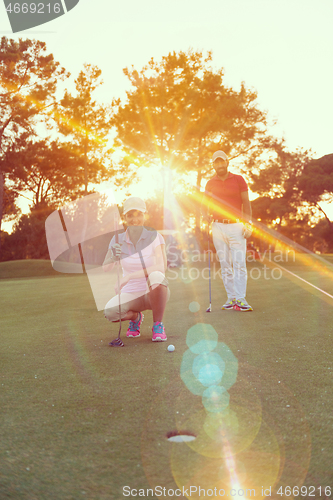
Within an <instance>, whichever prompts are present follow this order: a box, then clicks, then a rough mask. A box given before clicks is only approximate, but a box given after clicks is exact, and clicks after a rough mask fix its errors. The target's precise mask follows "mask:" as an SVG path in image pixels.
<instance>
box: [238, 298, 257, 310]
mask: <svg viewBox="0 0 333 500" xmlns="http://www.w3.org/2000/svg"><path fill="white" fill-rule="evenodd" d="M234 309H235V311H241V312H245V311H253V309H252V307H251V306H250V304H248V303H247V302H246V300H245V299H238V300H236V301H235V305H234Z"/></svg>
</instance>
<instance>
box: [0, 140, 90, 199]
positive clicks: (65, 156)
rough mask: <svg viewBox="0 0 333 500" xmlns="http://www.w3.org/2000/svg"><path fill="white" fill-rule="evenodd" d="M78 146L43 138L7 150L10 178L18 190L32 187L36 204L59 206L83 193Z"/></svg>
mask: <svg viewBox="0 0 333 500" xmlns="http://www.w3.org/2000/svg"><path fill="white" fill-rule="evenodd" d="M79 161H80V160H79V155H78V152H77V147H76V146H73V145H72V144H71V143H66V144H64V143H60V142H59V141H52V142H49V141H48V140H42V141H37V142H31V141H30V142H27V143H26V144H25V145H24V147H22V148H20V149H19V150H18V151H17V150H16V149H14V150H11V149H10V150H9V151H7V153H6V155H5V162H6V165H7V167H8V168H9V171H10V173H9V174H8V179H9V180H10V181H11V183H12V186H13V188H14V189H16V191H18V192H19V191H29V194H30V198H32V200H31V201H32V207H36V208H38V207H39V205H40V204H45V203H46V204H47V205H48V206H54V207H59V205H61V204H62V203H64V202H66V201H70V200H73V199H74V198H76V197H77V196H78V195H79V194H80V189H81V186H82V176H81V175H80V170H79Z"/></svg>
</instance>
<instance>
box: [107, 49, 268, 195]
mask: <svg viewBox="0 0 333 500" xmlns="http://www.w3.org/2000/svg"><path fill="white" fill-rule="evenodd" d="M211 62H212V55H211V53H210V52H209V53H208V54H207V55H206V56H204V55H203V53H202V52H194V51H192V50H189V51H188V52H179V53H176V52H173V53H169V54H168V56H166V57H163V58H162V60H161V62H156V61H155V60H154V59H153V58H152V59H151V60H150V61H149V63H148V65H147V66H145V67H144V68H143V69H142V70H141V71H140V72H138V71H137V70H136V69H134V68H133V67H132V68H131V69H128V68H126V69H124V73H125V75H126V76H127V77H128V79H129V80H130V82H131V85H132V89H131V90H130V91H128V92H127V101H126V102H125V103H121V101H120V99H114V100H113V102H112V106H113V120H112V124H113V125H114V126H115V127H116V130H117V144H118V145H119V147H122V148H123V149H124V151H125V153H126V154H127V156H128V158H129V159H130V161H132V162H133V163H135V164H137V165H140V164H142V163H147V162H152V163H161V164H162V165H165V166H168V167H170V168H175V169H177V170H178V172H189V171H194V172H196V173H197V185H198V186H200V184H201V179H202V178H203V177H204V176H205V175H206V174H207V172H209V171H211V166H210V164H209V160H210V158H211V153H212V152H213V151H214V150H215V149H217V148H221V149H223V150H224V151H225V152H226V153H227V154H228V155H229V156H230V157H236V156H239V155H243V154H246V152H247V151H248V150H250V149H251V148H253V147H254V146H255V145H257V146H258V145H259V140H260V138H262V137H263V136H264V135H265V130H266V115H265V113H264V112H263V111H261V110H260V109H259V108H258V106H257V103H256V99H257V94H256V92H255V91H253V90H249V89H246V87H245V85H244V84H242V86H241V89H240V90H239V91H235V90H233V89H231V88H229V87H227V86H225V85H224V83H223V69H219V70H214V69H213V68H212V66H211Z"/></svg>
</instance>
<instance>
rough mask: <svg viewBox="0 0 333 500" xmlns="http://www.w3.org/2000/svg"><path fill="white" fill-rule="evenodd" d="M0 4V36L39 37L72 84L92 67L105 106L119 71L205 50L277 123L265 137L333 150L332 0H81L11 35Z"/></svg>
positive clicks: (316, 150)
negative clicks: (254, 93) (87, 66)
mask: <svg viewBox="0 0 333 500" xmlns="http://www.w3.org/2000/svg"><path fill="white" fill-rule="evenodd" d="M0 8H2V9H3V15H1V17H0V19H1V20H0V32H1V36H3V35H5V36H7V37H11V38H15V39H17V38H25V37H29V38H35V39H39V40H43V41H45V42H46V44H47V49H48V51H49V52H52V53H53V54H54V56H55V58H56V59H57V60H58V61H59V62H60V63H61V64H62V65H63V66H64V67H65V68H66V69H67V70H69V71H70V72H71V74H72V77H71V81H73V80H74V78H76V76H77V75H78V73H79V71H80V70H81V69H82V67H83V64H84V63H85V62H87V63H91V64H95V65H97V66H99V67H100V68H101V69H102V72H103V80H104V85H103V87H102V88H101V89H100V91H99V95H98V97H99V100H100V101H102V102H105V103H107V102H110V101H111V99H112V98H113V97H120V98H122V99H124V98H125V96H126V94H125V91H126V89H128V88H129V85H128V80H127V78H126V77H125V76H124V75H123V73H122V69H123V68H124V67H127V66H131V65H132V64H133V65H134V67H135V68H136V69H141V67H142V66H143V65H145V64H146V63H147V62H148V60H149V59H150V58H151V57H154V58H155V59H156V60H160V59H161V57H162V56H163V55H167V54H168V53H169V52H170V51H174V50H175V51H179V50H184V51H186V50H187V49H189V48H190V47H192V48H193V49H194V50H203V51H208V50H212V52H213V65H214V66H215V67H216V68H220V67H223V68H224V72H225V79H224V81H225V84H226V85H228V86H232V87H233V88H234V89H235V90H238V89H239V86H240V83H241V82H242V81H244V82H245V84H246V86H248V87H250V88H254V89H256V90H257V92H258V103H259V106H260V107H261V108H262V109H265V110H267V111H268V116H269V120H270V121H271V123H272V122H273V120H277V121H278V124H277V125H276V126H275V127H274V128H273V129H272V132H273V133H274V134H275V135H277V136H282V135H283V136H284V137H285V139H286V143H287V145H288V146H289V148H290V149H292V150H294V149H295V148H297V147H301V148H305V149H311V150H312V151H313V157H314V158H318V157H320V156H323V155H325V154H329V153H333V144H332V137H333V125H332V116H333V99H332V81H333V78H332V77H333V69H332V62H331V60H332V53H333V30H332V18H333V2H332V1H331V0H318V1H316V2H314V1H313V0H311V1H309V0H302V1H300V0H293V1H292V2H290V1H284V0H282V1H281V0H279V1H277V0H232V1H231V0H228V1H227V0H206V1H205V2H202V1H200V2H199V1H196V2H193V1H192V2H190V1H188V0H181V1H179V0H170V1H168V2H156V1H152V0H142V1H140V2H138V1H134V0H127V1H121V2H120V1H118V2H113V1H109V0H94V1H92V0H80V2H79V4H78V5H77V6H76V7H75V8H74V9H72V10H71V11H70V12H68V13H67V14H66V15H64V16H62V17H60V18H58V19H56V20H54V21H51V22H50V23H48V24H44V25H42V26H39V27H37V28H34V29H33V30H27V31H25V32H21V33H18V34H15V35H13V34H12V33H11V29H10V24H9V21H8V19H7V18H6V13H5V10H4V6H2V7H1V6H0ZM70 85H71V84H70V82H67V84H66V86H67V87H69V88H70ZM332 215H333V209H332Z"/></svg>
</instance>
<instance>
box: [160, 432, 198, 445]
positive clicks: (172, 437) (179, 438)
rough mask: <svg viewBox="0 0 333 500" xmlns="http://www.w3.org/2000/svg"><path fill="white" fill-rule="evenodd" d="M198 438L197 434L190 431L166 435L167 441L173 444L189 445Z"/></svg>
mask: <svg viewBox="0 0 333 500" xmlns="http://www.w3.org/2000/svg"><path fill="white" fill-rule="evenodd" d="M196 437H197V436H195V434H193V433H192V432H188V431H172V432H168V434H167V435H166V438H167V440H168V441H171V442H172V443H188V442H189V441H194V440H195V439H196Z"/></svg>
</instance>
